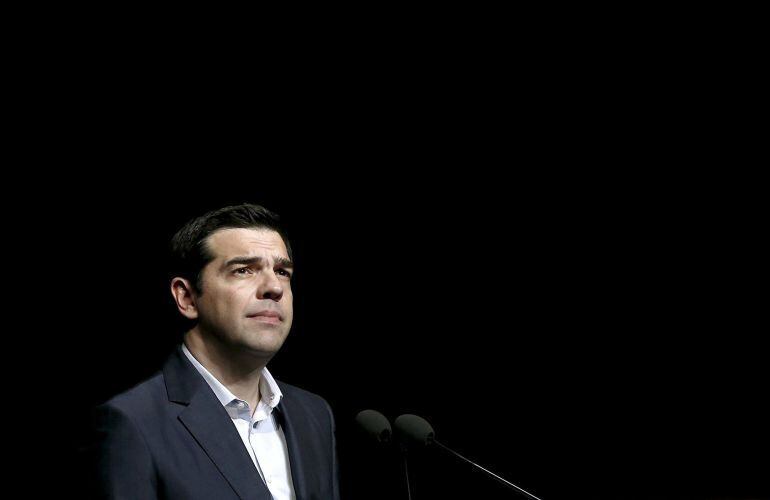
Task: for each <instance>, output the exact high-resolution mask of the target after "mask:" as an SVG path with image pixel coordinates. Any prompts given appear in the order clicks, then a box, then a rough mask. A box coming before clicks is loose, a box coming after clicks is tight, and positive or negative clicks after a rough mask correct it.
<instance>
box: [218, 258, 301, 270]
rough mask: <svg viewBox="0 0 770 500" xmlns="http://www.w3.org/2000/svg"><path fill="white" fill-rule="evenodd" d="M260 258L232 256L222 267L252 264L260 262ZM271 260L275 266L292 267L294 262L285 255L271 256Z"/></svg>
mask: <svg viewBox="0 0 770 500" xmlns="http://www.w3.org/2000/svg"><path fill="white" fill-rule="evenodd" d="M262 260H263V259H262V257H233V258H232V259H230V260H228V261H227V262H225V264H224V267H226V268H227V267H230V266H234V265H246V266H250V265H252V264H259V263H260V262H262ZM273 261H274V262H275V265H277V266H280V267H283V268H289V269H294V263H293V262H292V261H291V259H287V258H286V257H273Z"/></svg>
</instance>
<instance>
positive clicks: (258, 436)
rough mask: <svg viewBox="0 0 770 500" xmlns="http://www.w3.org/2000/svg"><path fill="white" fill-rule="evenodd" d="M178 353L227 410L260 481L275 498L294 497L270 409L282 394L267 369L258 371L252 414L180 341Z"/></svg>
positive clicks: (282, 442) (278, 430)
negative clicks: (179, 351) (258, 378)
mask: <svg viewBox="0 0 770 500" xmlns="http://www.w3.org/2000/svg"><path fill="white" fill-rule="evenodd" d="M182 352H184V354H185V356H187V359H189V360H190V362H191V363H192V364H193V366H194V367H195V369H196V370H198V373H200V374H201V375H202V376H203V378H204V379H205V380H206V382H207V383H208V384H209V386H210V387H211V390H213V391H214V394H216V396H217V399H219V401H220V402H221V403H222V406H224V407H225V410H227V414H228V415H230V418H231V419H232V421H233V425H235V428H236V429H237V430H238V434H239V435H240V436H241V440H242V441H243V445H244V446H245V447H246V451H248V452H249V456H250V457H251V460H252V462H254V467H256V468H257V471H259V475H260V477H262V481H264V482H265V486H267V489H268V490H270V493H271V494H272V495H273V498H274V499H276V500H295V498H296V496H295V495H294V486H293V484H292V482H291V467H290V465H289V452H288V450H287V448H286V437H285V436H284V434H283V430H282V429H281V428H280V427H279V426H278V425H277V423H276V420H275V416H274V415H273V410H274V409H275V407H276V406H278V403H280V402H281V398H282V397H283V394H281V389H279V388H278V384H277V383H276V381H275V379H274V378H273V376H272V375H270V372H269V371H267V368H264V369H263V370H262V376H261V377H260V381H259V397H260V399H259V403H257V408H256V409H255V410H254V415H253V416H252V411H251V408H249V404H248V403H247V402H246V401H243V400H241V399H238V398H236V397H235V396H234V395H233V393H232V392H230V391H229V390H228V389H227V387H225V386H224V385H223V384H222V383H221V382H220V381H219V380H217V379H216V378H215V377H214V376H213V375H212V374H211V373H210V372H209V371H208V370H207V369H206V368H205V367H204V366H203V365H202V364H200V362H198V360H197V359H195V357H194V356H193V355H192V353H191V352H190V350H189V349H187V346H186V345H184V344H182Z"/></svg>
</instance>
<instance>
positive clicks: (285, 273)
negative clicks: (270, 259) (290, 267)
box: [275, 269, 291, 278]
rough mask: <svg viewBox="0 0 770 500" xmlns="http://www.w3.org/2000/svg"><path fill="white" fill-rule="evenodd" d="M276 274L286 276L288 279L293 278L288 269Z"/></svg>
mask: <svg viewBox="0 0 770 500" xmlns="http://www.w3.org/2000/svg"><path fill="white" fill-rule="evenodd" d="M275 274H279V275H281V276H286V277H287V278H291V273H290V272H289V271H287V270H286V269H279V270H278V271H276V272H275Z"/></svg>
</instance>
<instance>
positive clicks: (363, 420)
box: [356, 410, 393, 443]
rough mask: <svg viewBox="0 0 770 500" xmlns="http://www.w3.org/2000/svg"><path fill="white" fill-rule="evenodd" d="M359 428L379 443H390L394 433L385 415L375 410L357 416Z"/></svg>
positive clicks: (365, 411)
mask: <svg viewBox="0 0 770 500" xmlns="http://www.w3.org/2000/svg"><path fill="white" fill-rule="evenodd" d="M356 422H357V423H358V426H359V427H360V428H361V429H362V430H363V431H364V432H365V433H366V434H367V435H369V436H371V437H372V438H373V439H374V440H375V441H377V442H378V443H389V442H390V438H391V436H392V434H393V431H392V429H391V427H390V422H389V421H388V419H387V418H385V415H383V414H382V413H380V412H378V411H375V410H363V411H361V412H359V413H358V415H356Z"/></svg>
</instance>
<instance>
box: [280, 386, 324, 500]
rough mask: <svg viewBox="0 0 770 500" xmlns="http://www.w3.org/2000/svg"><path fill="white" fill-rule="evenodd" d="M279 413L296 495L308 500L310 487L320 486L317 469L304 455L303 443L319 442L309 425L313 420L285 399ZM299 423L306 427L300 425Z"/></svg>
mask: <svg viewBox="0 0 770 500" xmlns="http://www.w3.org/2000/svg"><path fill="white" fill-rule="evenodd" d="M276 410H278V411H279V415H280V421H281V427H282V428H283V433H284V436H285V437H286V448H287V449H288V451H289V464H290V465H291V476H292V482H293V483H294V493H295V494H296V495H297V500H306V499H308V498H310V495H309V494H308V488H309V485H314V484H320V479H319V478H318V477H317V467H315V466H314V464H312V463H308V459H307V457H308V456H309V454H308V453H303V449H302V446H303V445H302V443H305V446H307V443H313V442H315V441H316V440H317V438H316V437H314V436H313V435H312V432H313V430H312V429H311V427H310V426H308V425H307V423H308V422H309V421H310V420H311V419H308V416H307V415H305V414H304V409H303V408H302V407H301V406H300V405H298V404H296V402H294V401H292V400H291V399H288V398H286V397H284V398H283V399H282V400H281V403H280V404H279V405H278V406H277V407H276ZM299 422H303V423H305V425H299Z"/></svg>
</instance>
